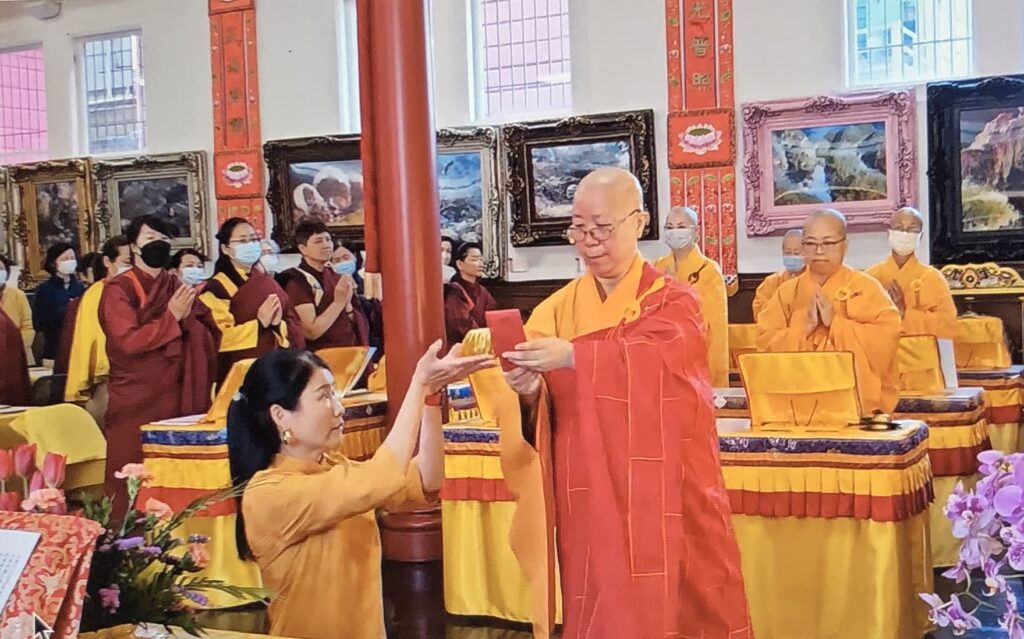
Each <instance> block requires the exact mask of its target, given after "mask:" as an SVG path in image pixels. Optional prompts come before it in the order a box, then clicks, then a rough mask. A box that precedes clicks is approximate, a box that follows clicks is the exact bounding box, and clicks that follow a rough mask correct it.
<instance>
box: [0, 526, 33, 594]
mask: <svg viewBox="0 0 1024 639" xmlns="http://www.w3.org/2000/svg"><path fill="white" fill-rule="evenodd" d="M40 537H41V534H40V533H37V532H26V531H23V530H0V610H3V609H4V608H5V607H7V600H8V599H10V597H11V593H12V592H14V589H15V588H16V587H17V585H18V580H19V579H21V573H23V572H25V566H26V565H28V560H29V558H30V557H31V556H32V553H33V552H34V551H35V549H36V544H37V543H39V538H40Z"/></svg>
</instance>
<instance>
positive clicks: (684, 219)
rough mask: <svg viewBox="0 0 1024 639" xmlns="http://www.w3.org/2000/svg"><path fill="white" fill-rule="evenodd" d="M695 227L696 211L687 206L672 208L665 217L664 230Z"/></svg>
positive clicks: (696, 223)
mask: <svg viewBox="0 0 1024 639" xmlns="http://www.w3.org/2000/svg"><path fill="white" fill-rule="evenodd" d="M697 226H698V221H697V211H694V210H693V209H691V208H690V207H688V206H674V207H672V210H670V211H669V212H668V215H667V216H666V217H665V228H666V229H687V228H697Z"/></svg>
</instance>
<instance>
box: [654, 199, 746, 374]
mask: <svg viewBox="0 0 1024 639" xmlns="http://www.w3.org/2000/svg"><path fill="white" fill-rule="evenodd" d="M699 231H700V224H699V223H698V221H697V212H696V211H694V210H693V209H691V208H689V207H682V206H679V207H675V208H673V209H672V210H671V211H669V214H668V216H666V218H665V227H664V229H662V237H663V238H664V240H665V244H667V245H668V247H669V248H670V249H671V251H672V252H671V253H669V254H668V255H666V256H665V257H662V258H661V259H659V260H657V261H656V262H654V268H656V269H658V270H659V271H661V272H662V273H665V274H666V275H668V276H669V277H674V278H676V279H677V280H679V281H680V282H682V283H684V284H689V285H690V286H692V287H693V289H694V291H695V292H696V293H697V297H698V300H699V302H700V311H701V315H703V316H704V323H705V326H706V327H707V332H708V369H709V371H710V373H711V384H712V385H713V386H714V387H715V388H725V387H728V386H729V307H728V293H727V292H726V289H725V278H724V277H723V276H722V269H721V267H719V265H718V263H717V262H715V261H714V260H712V259H709V258H707V257H705V256H704V253H703V252H701V250H700V247H699V246H697V237H698V236H699Z"/></svg>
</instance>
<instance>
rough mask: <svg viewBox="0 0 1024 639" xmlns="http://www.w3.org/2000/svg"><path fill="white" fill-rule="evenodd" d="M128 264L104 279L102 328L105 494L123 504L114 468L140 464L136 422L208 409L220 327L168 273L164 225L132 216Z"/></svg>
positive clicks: (150, 217)
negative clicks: (106, 369) (106, 366)
mask: <svg viewBox="0 0 1024 639" xmlns="http://www.w3.org/2000/svg"><path fill="white" fill-rule="evenodd" d="M125 235H126V236H127V238H128V241H129V242H130V243H131V250H132V258H133V263H134V265H133V266H132V269H131V270H130V271H128V272H127V273H125V274H124V275H121V276H120V277H116V278H114V279H112V280H110V281H109V282H107V283H106V286H105V287H104V289H103V296H102V297H101V298H100V326H101V327H102V328H103V332H104V334H105V335H106V337H107V356H108V358H109V359H110V378H109V392H110V402H109V404H108V406H107V415H106V436H107V472H106V482H105V483H106V491H107V494H108V495H114V496H116V498H117V499H116V501H115V506H114V510H115V513H123V512H124V509H125V506H126V505H127V504H126V501H127V497H126V493H125V482H124V481H123V480H119V479H115V478H114V473H115V472H116V471H118V470H120V469H121V467H122V466H124V465H125V464H128V463H141V462H142V440H141V434H140V427H141V426H143V425H144V424H148V423H150V422H154V421H158V420H161V419H169V418H171V417H180V416H182V415H195V414H199V413H204V412H206V411H207V410H208V409H209V408H210V401H211V389H212V387H213V381H214V377H215V375H216V372H217V346H218V342H219V340H220V331H219V330H218V329H217V325H216V323H215V322H214V321H213V316H212V315H211V313H210V310H209V309H208V308H206V306H204V305H203V304H202V302H200V301H198V300H197V299H196V293H195V290H194V289H193V288H192V287H191V286H188V285H186V284H183V283H182V282H181V280H179V279H178V277H177V276H176V275H174V274H172V273H169V272H168V271H166V270H165V269H166V267H167V265H168V264H169V263H170V260H171V245H170V242H169V241H168V240H169V238H170V230H169V229H168V228H167V227H166V225H165V224H164V223H163V222H162V221H161V220H160V219H159V218H158V217H156V216H154V215H143V216H140V217H137V218H135V219H134V220H132V223H131V225H130V226H129V227H128V231H127V233H125Z"/></svg>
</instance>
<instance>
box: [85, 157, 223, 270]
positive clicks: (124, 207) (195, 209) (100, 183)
mask: <svg viewBox="0 0 1024 639" xmlns="http://www.w3.org/2000/svg"><path fill="white" fill-rule="evenodd" d="M92 169H93V181H94V182H95V183H96V217H97V220H98V221H99V226H100V230H101V233H103V235H104V236H105V237H111V236H113V235H118V234H120V233H124V232H125V230H126V229H127V228H128V225H129V224H131V223H132V220H134V219H135V218H137V217H139V216H141V215H147V214H152V215H156V216H157V217H159V218H160V219H161V220H162V221H163V222H164V223H165V224H167V226H169V227H170V229H171V247H172V248H174V250H178V249H183V248H191V249H196V250H198V251H199V252H201V253H207V252H208V251H209V247H210V244H209V233H210V230H209V224H208V222H207V197H208V196H207V192H206V169H207V164H206V152H205V151H185V152H182V153H161V154H156V155H142V156H134V157H124V158H104V159H103V160H101V161H97V162H94V163H93V165H92Z"/></svg>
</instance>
